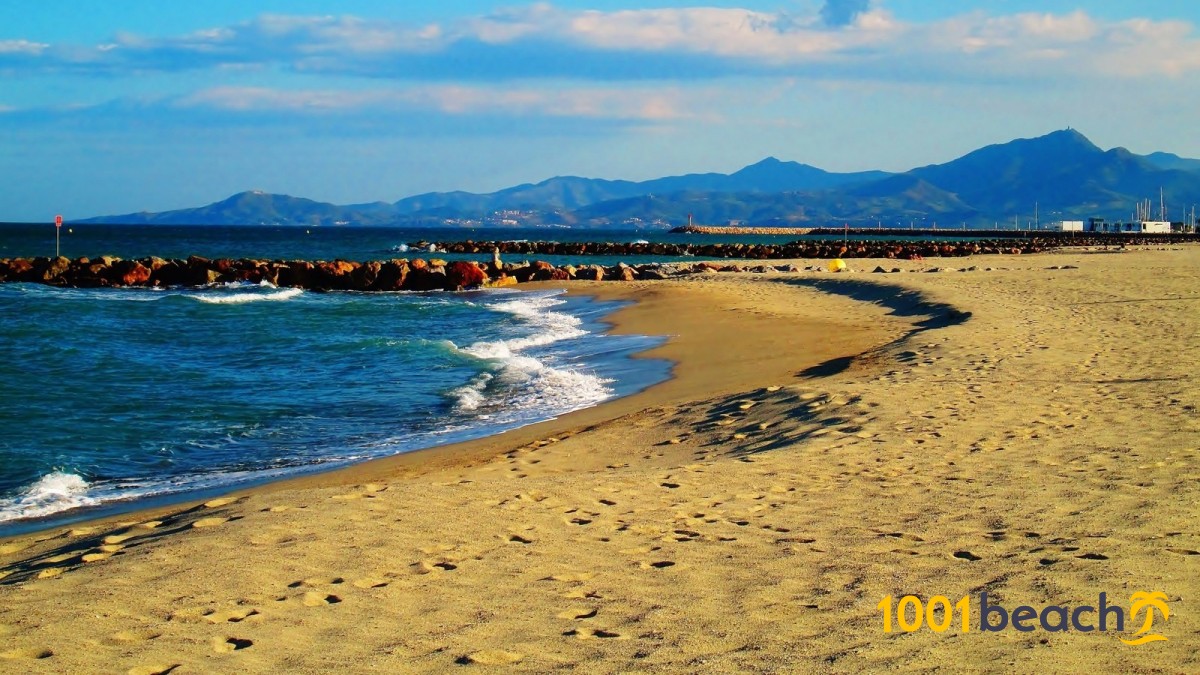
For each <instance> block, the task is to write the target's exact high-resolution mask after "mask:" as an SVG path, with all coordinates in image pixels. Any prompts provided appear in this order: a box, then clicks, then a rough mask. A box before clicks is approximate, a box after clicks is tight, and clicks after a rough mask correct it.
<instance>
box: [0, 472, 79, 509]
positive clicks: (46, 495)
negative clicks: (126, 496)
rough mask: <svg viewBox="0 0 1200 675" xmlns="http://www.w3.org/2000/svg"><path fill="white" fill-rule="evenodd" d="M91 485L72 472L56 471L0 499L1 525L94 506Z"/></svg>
mask: <svg viewBox="0 0 1200 675" xmlns="http://www.w3.org/2000/svg"><path fill="white" fill-rule="evenodd" d="M88 487H89V486H88V483H87V481H85V480H84V479H83V478H82V477H80V476H77V475H75V474H73V473H66V472H63V471H55V472H53V473H48V474H46V475H45V476H42V477H41V478H39V479H38V480H37V482H35V483H34V484H33V485H30V486H29V487H27V488H25V490H24V491H23V492H21V494H19V495H17V496H15V497H11V498H8V499H0V522H5V521H9V520H18V519H21V518H37V517H40V516H48V515H50V514H52V513H58V512H59V511H66V510H68V509H74V508H78V507H80V506H88V505H90V504H95V503H96V500H95V499H94V498H93V497H91V496H90V495H89V494H88Z"/></svg>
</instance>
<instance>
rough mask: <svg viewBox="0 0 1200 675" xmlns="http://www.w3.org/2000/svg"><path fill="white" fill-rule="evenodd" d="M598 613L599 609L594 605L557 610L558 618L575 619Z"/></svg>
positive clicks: (586, 617)
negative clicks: (562, 610)
mask: <svg viewBox="0 0 1200 675" xmlns="http://www.w3.org/2000/svg"><path fill="white" fill-rule="evenodd" d="M599 613H600V610H599V609H597V608H595V607H572V608H571V609H568V610H566V611H564V612H559V613H558V618H560V619H569V620H571V621H576V620H581V619H591V618H593V617H595V616H596V615H597V614H599Z"/></svg>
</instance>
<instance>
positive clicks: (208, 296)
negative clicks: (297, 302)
mask: <svg viewBox="0 0 1200 675" xmlns="http://www.w3.org/2000/svg"><path fill="white" fill-rule="evenodd" d="M303 293H304V289H302V288H285V289H283V290H280V291H275V292H274V293H192V294H189V295H188V296H187V297H189V298H192V299H193V300H199V301H200V302H206V303H209V304H212V305H241V304H245V303H247V302H265V301H275V302H278V301H281V300H291V299H292V298H295V297H298V296H300V295H301V294H303Z"/></svg>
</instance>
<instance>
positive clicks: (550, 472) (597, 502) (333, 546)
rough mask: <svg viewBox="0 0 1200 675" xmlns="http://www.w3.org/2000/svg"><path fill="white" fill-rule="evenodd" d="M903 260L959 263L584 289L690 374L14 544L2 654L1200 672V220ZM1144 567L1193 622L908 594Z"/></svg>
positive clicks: (29, 658) (115, 665)
mask: <svg viewBox="0 0 1200 675" xmlns="http://www.w3.org/2000/svg"><path fill="white" fill-rule="evenodd" d="M811 262H812V261H801V264H811ZM876 263H877V261H869V262H868V261H864V262H863V263H860V264H862V265H866V266H867V267H868V269H870V268H873V267H874V265H875V264H876ZM887 266H888V267H889V268H890V267H892V266H896V267H900V268H902V269H906V270H909V269H915V270H922V269H930V268H934V267H941V268H942V269H944V270H951V269H953V270H955V271H942V272H923V273H900V274H868V273H865V271H864V270H858V271H857V272H856V273H852V274H839V275H831V274H828V273H801V274H779V275H741V274H712V275H704V276H702V277H696V278H690V279H686V280H681V281H666V282H635V283H631V284H614V283H606V284H585V283H572V284H567V285H566V286H567V287H568V288H570V289H572V290H573V291H577V292H586V293H593V294H597V295H600V296H602V297H606V298H626V299H630V300H634V301H636V302H635V304H633V305H631V306H629V307H627V308H626V309H624V310H621V311H620V312H618V313H617V314H616V315H615V316H614V317H613V320H614V322H615V330H618V331H624V332H631V333H640V334H662V335H670V336H671V339H670V340H669V342H668V343H667V344H666V345H664V346H663V347H661V348H659V349H657V350H654V351H653V352H651V353H650V354H648V355H649V356H656V357H663V358H669V359H672V360H673V361H675V362H676V364H677V365H676V367H675V377H674V379H672V380H670V381H669V382H666V383H664V384H662V385H658V386H656V387H653V388H651V389H649V390H647V391H645V392H642V393H640V394H637V395H635V396H631V397H627V398H625V399H620V400H618V401H614V402H611V403H607V404H604V405H601V406H598V407H596V408H592V409H589V410H585V411H580V412H578V413H573V414H571V415H567V416H564V417H562V418H560V419H558V420H553V421H550V422H546V423H543V424H539V425H534V426H530V427H526V428H524V429H520V430H516V431H513V432H509V433H506V434H502V435H500V436H496V437H493V438H490V439H482V440H479V441H474V442H470V443H464V444H459V445H455V446H448V447H444V448H437V449H433V450H429V451H422V452H418V453H412V454H410V455H405V456H400V457H396V458H389V459H384V460H377V461H373V462H369V463H365V464H361V465H358V466H355V467H351V468H349V469H345V470H342V471H337V472H332V473H328V474H321V475H317V476H310V477H305V478H301V479H296V480H292V481H286V482H282V483H276V484H272V485H268V486H264V487H261V488H256V489H253V490H248V491H244V492H240V493H235V494H233V495H230V496H228V497H224V498H220V499H214V500H210V501H208V502H207V503H204V504H195V505H184V506H177V507H173V508H167V509H157V510H155V511H150V512H143V513H137V514H132V515H125V516H121V517H118V518H115V519H108V520H104V521H96V522H91V523H85V524H81V525H76V526H70V527H62V528H56V529H54V530H50V531H47V532H43V533H40V534H36V535H28V536H22V537H17V538H15V539H11V540H6V541H3V542H0V575H3V577H2V578H0V639H2V642H0V645H2V646H0V669H7V668H10V667H11V668H13V669H16V670H19V671H31V672H38V671H43V672H95V671H100V672H142V673H150V672H164V671H167V670H170V672H173V673H188V672H230V671H234V670H237V671H244V670H249V671H289V672H290V671H295V672H324V671H327V670H331V669H341V670H350V671H366V670H373V669H378V670H387V671H389V672H429V671H435V672H436V671H445V670H452V669H455V668H459V667H472V666H487V665H492V666H503V667H504V668H506V669H511V670H514V671H528V672H544V671H548V670H557V669H565V668H570V667H579V668H584V669H586V670H587V671H588V672H697V671H708V672H743V671H744V672H780V671H783V672H789V671H790V672H822V671H827V672H856V671H862V670H883V669H896V668H899V669H903V670H927V669H933V668H942V669H947V670H952V671H960V670H967V671H991V670H1006V671H1009V672H1029V671H1032V670H1037V669H1041V670H1045V671H1049V672H1084V671H1088V672H1091V671H1097V670H1102V671H1122V672H1124V671H1138V670H1140V671H1163V672H1187V671H1195V670H1197V669H1200V658H1198V657H1197V656H1196V655H1195V654H1196V650H1195V638H1196V635H1197V634H1200V621H1198V620H1197V619H1196V613H1195V612H1194V611H1193V610H1192V609H1191V605H1193V604H1194V603H1195V595H1196V591H1198V590H1200V576H1198V575H1197V572H1196V566H1197V564H1200V530H1198V529H1197V526H1196V523H1197V522H1200V519H1198V516H1200V501H1198V499H1197V497H1198V492H1200V490H1198V488H1197V485H1198V484H1200V483H1198V479H1200V469H1198V468H1197V465H1196V461H1197V452H1198V449H1200V417H1197V411H1196V406H1197V405H1198V404H1200V400H1198V399H1200V388H1198V387H1197V385H1196V382H1195V379H1194V378H1195V374H1196V373H1197V372H1200V338H1197V335H1200V325H1198V324H1200V248H1198V247H1185V248H1182V249H1179V250H1147V251H1127V252H1122V253H1106V252H1099V251H1097V252H1087V251H1073V252H1068V253H1064V254H1054V255H1038V256H1011V257H1009V256H988V257H987V258H986V259H984V258H967V259H951V260H936V261H924V262H897V263H894V264H889V265H887ZM968 266H978V269H976V270H974V271H957V270H958V269H961V268H965V267H968ZM985 267H991V268H993V269H990V270H986V269H984V268H985ZM1051 268H1058V269H1051ZM559 285H561V284H559ZM556 286H558V285H556ZM1137 590H1145V591H1163V592H1165V593H1166V594H1167V596H1168V602H1169V604H1170V610H1171V619H1170V621H1168V622H1166V623H1163V622H1162V621H1161V618H1160V620H1159V621H1157V622H1156V623H1155V626H1154V630H1155V632H1157V633H1160V634H1162V635H1164V636H1166V637H1168V640H1167V641H1165V642H1155V643H1150V644H1147V645H1143V646H1140V647H1130V646H1127V645H1125V644H1123V643H1122V642H1120V640H1119V639H1118V637H1124V638H1126V639H1128V638H1130V637H1131V636H1132V634H1133V631H1134V630H1136V629H1137V628H1138V627H1139V626H1140V621H1138V622H1132V621H1131V622H1129V625H1127V626H1126V631H1125V632H1124V633H1122V634H1117V633H1115V632H1108V633H1101V632H1092V633H1081V632H1078V631H1074V630H1072V631H1067V632H1047V631H1044V630H1041V629H1038V630H1036V631H1033V632H1029V633H1023V632H1016V631H1013V630H1007V631H1004V632H998V633H980V632H978V631H977V630H975V628H976V627H977V626H978V619H977V612H978V608H977V607H973V608H972V610H973V616H972V623H971V625H972V631H971V632H968V633H962V632H961V631H959V630H958V626H957V624H956V625H955V627H954V628H953V629H951V630H948V631H946V632H943V633H935V632H932V631H931V630H929V629H928V628H924V629H921V630H919V631H917V632H913V633H905V632H902V631H899V630H896V631H895V632H892V633H885V632H884V631H883V627H882V618H881V613H880V610H879V609H877V607H876V605H877V603H879V602H880V600H881V599H882V598H883V597H884V596H887V595H892V596H894V597H895V598H900V597H901V596H904V595H907V594H912V595H916V596H918V597H920V598H922V599H923V600H925V601H928V599H929V598H930V597H932V596H935V595H943V596H946V597H947V598H949V599H951V601H952V602H953V601H956V600H958V599H959V598H961V597H962V596H964V595H971V596H973V598H972V602H974V599H975V598H976V597H977V596H978V594H979V593H980V592H983V591H986V592H987V593H988V594H989V598H990V599H991V600H992V601H993V602H999V603H1002V604H1003V605H1004V606H1005V607H1006V608H1007V609H1008V610H1010V611H1011V610H1012V609H1014V608H1015V607H1016V606H1018V605H1021V604H1027V605H1033V606H1037V607H1042V606H1045V605H1050V604H1056V605H1070V606H1077V605H1080V604H1095V602H1096V598H1097V596H1098V594H1099V593H1100V592H1102V591H1103V592H1106V593H1107V594H1108V596H1109V598H1110V601H1112V602H1119V603H1120V604H1123V605H1127V602H1128V596H1129V595H1130V593H1132V592H1133V591H1137ZM6 659H10V660H11V662H10V661H6ZM6 663H7V664H8V665H5V664H6ZM171 668H173V670H171Z"/></svg>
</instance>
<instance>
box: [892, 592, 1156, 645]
mask: <svg viewBox="0 0 1200 675" xmlns="http://www.w3.org/2000/svg"><path fill="white" fill-rule="evenodd" d="M1167 602H1168V598H1167V594H1166V593H1163V592H1161V591H1153V592H1148V591H1137V592H1135V593H1133V594H1132V595H1131V596H1129V609H1128V611H1126V609H1125V607H1123V606H1121V605H1119V604H1110V603H1109V600H1108V594H1107V593H1101V594H1100V597H1099V598H1098V601H1097V603H1096V604H1095V605H1076V606H1074V607H1071V606H1068V605H1047V606H1045V607H1043V608H1041V609H1040V610H1039V609H1038V608H1036V607H1033V606H1032V605H1021V606H1019V607H1016V608H1015V609H1013V610H1012V612H1009V611H1008V609H1006V608H1005V607H1004V606H1002V605H1001V604H1000V603H998V602H995V601H994V600H989V598H988V594H987V593H986V592H984V593H980V594H979V600H978V608H979V619H978V621H979V623H978V626H977V628H975V629H974V630H977V631H978V632H980V633H999V632H1001V631H1004V630H1016V631H1019V632H1022V633H1029V632H1033V631H1035V630H1038V629H1039V628H1041V630H1044V631H1047V632H1051V633H1064V632H1067V631H1071V630H1074V631H1078V632H1080V633H1091V632H1094V631H1099V632H1102V633H1103V632H1108V631H1110V630H1111V631H1116V632H1117V633H1124V632H1125V619H1126V618H1127V617H1128V618H1129V620H1130V624H1131V625H1132V624H1133V623H1135V622H1136V621H1137V619H1138V616H1139V615H1141V616H1143V617H1144V618H1143V620H1142V625H1141V628H1139V629H1138V630H1137V631H1135V632H1134V635H1133V638H1132V639H1128V640H1127V639H1125V638H1119V639H1120V640H1121V642H1124V643H1125V644H1127V645H1133V646H1137V645H1144V644H1146V643H1149V642H1162V641H1166V640H1167V637H1166V636H1165V635H1160V634H1158V633H1155V632H1153V631H1154V618H1155V616H1156V615H1162V620H1163V621H1167V620H1168V619H1170V618H1171V608H1170V606H1169V605H1168V604H1167ZM971 605H972V602H971V596H969V595H964V596H963V597H962V598H961V599H960V600H959V601H958V602H955V603H953V604H951V602H950V599H949V598H947V597H946V596H944V595H935V596H933V597H932V598H930V599H929V601H928V603H923V602H922V601H921V599H920V598H918V597H917V596H915V595H906V596H904V597H902V598H900V601H899V602H898V603H897V602H896V601H895V599H894V598H893V597H892V596H890V595H888V596H886V597H884V598H883V599H882V600H880V601H879V604H878V605H876V608H878V609H879V610H880V611H881V612H882V613H883V617H882V618H883V632H885V633H891V632H893V630H894V627H898V628H899V629H900V630H902V631H904V632H906V633H912V632H915V631H918V630H920V629H921V627H922V626H923V625H925V626H928V627H929V629H930V630H932V631H933V632H935V633H944V632H946V631H947V630H950V628H951V626H953V625H954V624H955V614H957V615H958V625H959V631H960V632H963V633H970V632H972V630H973V629H972V624H971ZM910 617H911V619H910Z"/></svg>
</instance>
